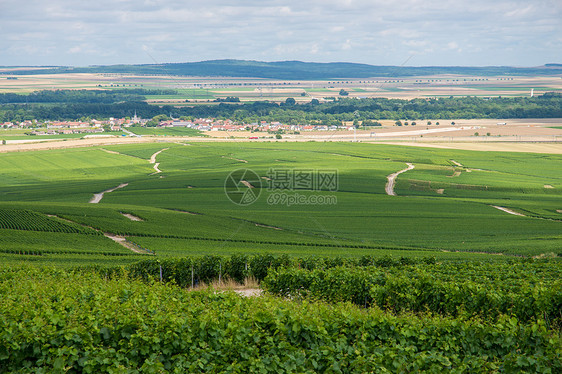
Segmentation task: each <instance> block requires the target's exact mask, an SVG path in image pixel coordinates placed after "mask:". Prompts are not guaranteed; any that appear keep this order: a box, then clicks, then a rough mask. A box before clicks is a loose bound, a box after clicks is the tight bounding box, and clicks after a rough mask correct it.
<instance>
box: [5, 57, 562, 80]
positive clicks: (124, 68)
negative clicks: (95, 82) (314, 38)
mask: <svg viewBox="0 0 562 374" xmlns="http://www.w3.org/2000/svg"><path fill="white" fill-rule="evenodd" d="M59 73H60V74H63V73H122V74H141V75H165V76H173V75H175V76H210V77H245V78H248V77H252V78H269V79H282V80H314V79H320V80H321V79H338V78H347V79H350V78H371V77H381V78H384V77H386V78H390V77H408V76H427V75H435V74H459V75H472V76H475V75H476V76H502V75H506V76H509V75H549V74H562V65H560V64H546V65H544V66H538V67H528V68H521V67H510V66H484V67H466V66H417V67H415V66H414V67H412V66H381V65H368V64H356V63H349V62H330V63H317V62H302V61H279V62H262V61H245V60H212V61H201V62H185V63H169V64H145V65H107V66H89V67H66V66H61V67H49V68H47V69H40V70H37V69H30V70H25V69H22V70H18V71H14V72H12V73H11V74H14V75H17V74H26V75H27V74H59Z"/></svg>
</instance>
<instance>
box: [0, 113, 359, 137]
mask: <svg viewBox="0 0 562 374" xmlns="http://www.w3.org/2000/svg"><path fill="white" fill-rule="evenodd" d="M149 122H152V123H149ZM153 125H154V122H153V121H151V120H148V119H141V118H139V117H137V116H136V115H135V116H134V117H133V118H109V119H108V120H89V121H45V122H41V121H37V120H31V121H22V122H19V123H16V122H4V123H0V128H1V129H29V130H31V131H30V132H28V133H26V134H27V135H57V134H95V133H103V132H119V131H123V129H124V128H129V127H155V128H190V129H195V130H199V131H259V132H284V133H285V132H286V133H288V132H293V133H295V132H296V133H298V132H301V131H333V130H353V128H354V127H353V122H342V124H341V126H335V125H331V126H328V125H322V124H316V125H311V124H307V125H304V124H298V125H288V124H283V123H281V122H267V121H260V122H253V123H238V122H235V121H232V120H230V119H224V120H223V119H215V118H198V119H194V120H185V119H169V120H164V121H159V122H158V123H157V124H156V125H155V126H153Z"/></svg>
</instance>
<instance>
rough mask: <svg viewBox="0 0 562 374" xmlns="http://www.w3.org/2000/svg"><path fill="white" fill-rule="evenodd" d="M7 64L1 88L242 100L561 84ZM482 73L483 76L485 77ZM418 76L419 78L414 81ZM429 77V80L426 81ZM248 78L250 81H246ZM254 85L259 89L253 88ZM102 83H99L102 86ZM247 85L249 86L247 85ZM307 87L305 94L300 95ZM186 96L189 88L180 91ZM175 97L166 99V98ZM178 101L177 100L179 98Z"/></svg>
mask: <svg viewBox="0 0 562 374" xmlns="http://www.w3.org/2000/svg"><path fill="white" fill-rule="evenodd" d="M10 70H12V71H13V70H17V69H5V70H4V71H2V70H0V92H30V91H35V90H39V89H95V88H99V87H98V85H102V86H103V87H107V86H109V85H112V84H115V85H119V87H122V86H123V85H125V86H126V87H129V86H132V87H140V86H141V85H142V86H143V87H145V88H155V87H156V88H172V89H185V88H200V87H202V88H205V89H206V90H208V93H209V94H210V95H212V96H215V97H226V96H237V97H239V98H240V100H241V101H253V100H273V101H278V102H279V101H284V100H285V98H287V97H293V98H295V100H297V101H309V100H310V99H311V98H317V99H319V100H322V99H323V98H324V97H334V96H338V93H339V90H340V89H341V88H343V89H345V90H347V91H348V92H349V97H386V98H398V99H413V98H418V97H438V96H450V95H453V96H467V95H470V96H528V95H530V91H531V88H533V89H534V92H535V95H541V94H542V93H544V92H548V91H558V92H560V91H561V90H562V79H560V76H537V77H517V76H514V77H511V78H513V80H500V79H503V77H477V76H457V75H435V76H421V77H397V78H381V77H372V78H359V79H345V80H343V79H341V80H315V81H305V80H301V81H295V80H289V81H287V80H281V79H262V78H236V77H192V76H189V77H188V76H142V75H127V74H91V73H68V74H41V75H19V76H17V78H18V79H17V80H7V79H6V78H7V77H8V75H7V74H6V73H9V71H10ZM486 79H487V80H486ZM420 80H421V81H422V83H419V82H417V81H420ZM428 81H431V82H428ZM248 84H252V86H248ZM256 84H257V85H259V86H260V87H261V90H258V89H256V86H255V85H256ZM103 87H102V88H103ZM248 88H251V89H250V90H249V89H248ZM305 91H306V96H301V94H302V93H303V92H305ZM185 96H186V97H189V94H185ZM173 102H174V101H173V100H171V101H170V103H173ZM179 102H181V101H178V103H179Z"/></svg>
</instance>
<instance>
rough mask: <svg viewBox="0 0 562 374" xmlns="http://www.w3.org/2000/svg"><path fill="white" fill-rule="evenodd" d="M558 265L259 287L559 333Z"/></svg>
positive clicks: (275, 278) (284, 279) (297, 273)
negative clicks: (537, 323) (507, 319)
mask: <svg viewBox="0 0 562 374" xmlns="http://www.w3.org/2000/svg"><path fill="white" fill-rule="evenodd" d="M561 272H562V262H560V261H553V262H543V261H538V262H509V263H504V264H497V263H496V264H487V263H463V264H422V265H408V266H405V267H399V268H397V267H394V268H385V269H381V268H380V267H367V268H356V267H355V268H349V267H337V268H332V269H315V270H312V271H310V270H306V269H298V268H279V269H276V270H272V271H270V272H269V273H268V276H267V277H266V278H265V280H264V282H263V285H264V287H265V289H267V290H268V291H270V292H272V293H274V294H276V295H280V296H285V297H305V298H312V299H320V300H326V301H330V302H341V301H347V302H353V303H354V304H358V305H361V306H378V307H380V308H384V309H388V310H391V311H393V312H395V313H403V312H415V313H424V312H432V313H437V314H442V315H451V316H458V315H466V316H471V315H478V316H480V317H482V318H489V319H492V320H495V319H497V318H498V317H499V316H501V315H510V316H514V317H516V318H517V319H518V320H521V321H533V320H539V319H541V320H544V321H545V322H546V323H547V324H549V325H555V326H558V328H562V325H561V323H562V315H561V314H560V311H561V310H562V280H561V279H560V274H561Z"/></svg>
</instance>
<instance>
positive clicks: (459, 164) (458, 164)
mask: <svg viewBox="0 0 562 374" xmlns="http://www.w3.org/2000/svg"><path fill="white" fill-rule="evenodd" d="M450 161H451V162H452V163H453V164H455V165H457V166H460V167H461V168H462V167H463V166H462V164H461V163H460V162H456V161H455V160H450Z"/></svg>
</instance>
